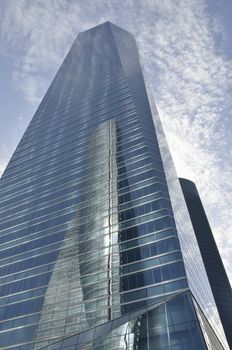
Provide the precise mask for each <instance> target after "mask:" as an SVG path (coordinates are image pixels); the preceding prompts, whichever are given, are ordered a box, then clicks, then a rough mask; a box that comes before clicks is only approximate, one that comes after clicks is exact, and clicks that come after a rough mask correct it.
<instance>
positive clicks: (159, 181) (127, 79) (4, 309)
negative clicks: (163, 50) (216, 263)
mask: <svg viewBox="0 0 232 350" xmlns="http://www.w3.org/2000/svg"><path fill="white" fill-rule="evenodd" d="M143 75H144V72H143V71H142V69H141V65H140V60H139V55H138V50H137V47H136V43H135V40H134V38H133V37H132V36H131V35H130V34H129V33H127V32H126V31H124V30H122V29H120V28H119V27H117V26H115V25H113V24H111V23H109V22H107V23H104V24H102V25H99V26H97V27H95V28H92V29H90V30H88V31H85V32H84V33H81V34H80V35H79V36H78V38H77V39H76V41H75V42H74V44H73V46H72V48H71V49H70V51H69V53H68V55H67V57H66V58H65V60H64V62H63V64H62V66H61V68H60V70H59V71H58V73H57V75H56V77H55V79H54V80H53V82H52V84H51V86H50V88H49V89H48V91H47V93H46V95H45V96H44V98H43V100H42V102H41V104H40V105H39V107H38V110H37V111H36V113H35V115H34V117H33V119H32V121H31V123H30V125H29V127H28V129H27V131H26V132H25V134H24V136H23V138H22V140H21V141H20V144H19V146H18V147H17V149H16V151H15V153H14V155H13V157H12V159H11V161H10V163H9V165H8V166H7V169H6V171H5V172H4V174H3V176H2V179H1V183H0V192H1V196H0V198H1V203H0V212H1V214H2V215H1V217H0V229H1V230H2V235H1V236H0V243H1V246H0V250H1V252H0V283H1V290H0V315H1V320H2V321H0V326H1V328H0V349H4V350H32V349H33V350H36V349H42V348H44V349H47V350H54V349H55V350H58V349H59V350H60V349H62V350H76V349H83V350H84V349H85V350H87V349H89V350H90V349H92V350H93V349H94V350H97V349H99V350H100V349H101V350H113V349H115V350H116V349H121V350H122V349H125V350H126V349H127V350H128V349H131V350H132V349H141V350H148V349H149V350H150V349H153V348H155V349H157V350H161V349H165V350H173V349H182V350H183V349H188V350H196V349H197V350H203V349H213V350H218V349H228V346H227V343H226V339H225V335H224V332H223V328H222V324H221V322H220V318H219V315H218V311H217V308H216V305H215V301H214V298H213V294H212V292H211V289H210V284H209V281H208V278H207V274H206V271H205V267H204V264H203V261H202V258H201V255H200V251H199V248H198V244H197V240H196V237H195V234H194V230H193V226H192V223H191V220H190V217H189V213H188V210H187V207H186V204H185V201H184V197H183V194H182V191H181V187H180V184H179V181H178V178H177V175H176V172H175V169H174V166H173V162H172V159H171V156H170V152H169V149H168V146H167V143H166V140H165V136H164V133H163V130H162V126H161V123H160V120H159V117H158V113H157V110H156V107H155V105H154V102H153V100H152V97H151V94H150V92H149V88H148V86H147V82H145V81H144V77H143Z"/></svg>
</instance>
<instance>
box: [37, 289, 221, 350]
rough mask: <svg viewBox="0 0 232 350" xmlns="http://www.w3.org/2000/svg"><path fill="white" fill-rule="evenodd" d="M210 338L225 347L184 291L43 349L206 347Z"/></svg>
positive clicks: (215, 349)
mask: <svg viewBox="0 0 232 350" xmlns="http://www.w3.org/2000/svg"><path fill="white" fill-rule="evenodd" d="M202 325H204V331H202V328H201V326H202ZM209 341H210V344H212V345H210V346H211V348H210V349H212V350H222V349H223V347H222V345H221V344H220V342H219V341H218V339H217V337H215V334H214V332H212V330H211V328H210V325H209V323H208V321H207V320H206V319H205V317H204V315H203V314H202V312H201V310H200V308H199V306H198V305H197V303H196V301H195V300H194V299H193V297H192V296H191V293H189V292H182V293H179V294H178V293H177V294H176V295H175V296H174V297H169V298H164V299H163V300H161V301H160V302H157V303H154V304H152V305H151V306H149V307H146V308H142V309H139V310H138V311H136V312H131V313H128V314H127V315H126V316H122V317H120V318H117V319H114V320H113V321H110V322H108V323H104V324H102V325H101V326H98V327H95V328H91V329H89V330H87V331H85V332H82V333H80V334H77V335H74V336H72V337H68V338H66V339H64V340H62V341H59V342H56V343H53V344H52V345H50V346H47V347H45V348H43V350H71V349H75V350H84V349H85V350H87V349H88V350H93V349H94V350H113V349H117V350H118V349H120V350H127V349H137V350H150V349H154V350H155V349H162V350H164V349H165V350H173V349H181V350H207V349H208V345H209Z"/></svg>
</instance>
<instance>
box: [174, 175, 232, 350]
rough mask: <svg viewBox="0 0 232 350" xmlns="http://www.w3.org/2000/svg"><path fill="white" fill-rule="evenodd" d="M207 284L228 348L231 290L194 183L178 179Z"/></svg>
mask: <svg viewBox="0 0 232 350" xmlns="http://www.w3.org/2000/svg"><path fill="white" fill-rule="evenodd" d="M180 184H181V188H182V191H183V194H184V198H185V201H186V204H187V207H188V211H189V215H190V218H191V221H192V225H193V228H194V232H195V235H196V238H197V242H198V245H199V248H200V251H201V255H202V259H203V261H204V265H205V268H206V272H207V275H208V279H209V283H210V286H211V289H212V292H213V296H214V299H215V302H216V305H217V309H218V312H219V315H220V318H221V322H222V325H223V328H224V331H225V334H226V338H227V341H228V343H229V345H230V348H232V291H231V286H230V282H229V279H228V277H227V274H226V271H225V268H224V266H223V262H222V259H221V257H220V254H219V251H218V248H217V245H216V242H215V239H214V236H213V233H212V231H211V228H210V225H209V222H208V219H207V216H206V213H205V210H204V207H203V205H202V202H201V198H200V196H199V193H198V190H197V188H196V185H195V184H194V182H192V181H190V180H187V179H180Z"/></svg>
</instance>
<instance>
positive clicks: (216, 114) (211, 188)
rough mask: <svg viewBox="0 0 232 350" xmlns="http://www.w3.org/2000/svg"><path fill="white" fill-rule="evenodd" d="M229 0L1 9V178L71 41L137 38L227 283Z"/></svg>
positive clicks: (11, 3)
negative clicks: (110, 29) (116, 30)
mask: <svg viewBox="0 0 232 350" xmlns="http://www.w3.org/2000/svg"><path fill="white" fill-rule="evenodd" d="M231 16H232V2H231V0H218V1H217V0H184V1H183V0H111V1H107V0H95V1H93V0H75V1H74V0H73V1H72V0H69V1H65V0H0V76H1V79H0V96H1V114H0V118H1V119H0V120H1V127H0V173H2V172H3V170H4V168H5V166H6V164H7V163H8V161H9V159H10V157H11V155H12V153H13V151H14V149H15V147H16V146H17V144H18V142H19V140H20V138H21V136H22V134H23V132H24V131H25V129H26V127H27V125H28V123H29V121H30V120H31V118H32V116H33V114H34V111H35V110H36V108H37V106H38V103H39V102H40V100H41V98H42V96H43V95H44V93H45V92H46V90H47V88H48V86H49V84H50V82H51V80H52V78H53V77H54V75H55V73H56V71H57V69H58V68H59V66H60V64H61V63H62V61H63V59H64V56H65V54H66V53H67V51H68V50H69V48H70V46H71V44H72V42H73V41H74V39H75V37H76V35H77V34H78V33H79V32H81V31H83V30H85V29H88V28H90V27H92V26H95V25H97V24H99V23H102V22H105V21H108V20H110V21H112V22H113V23H115V24H117V25H119V26H121V27H123V28H124V29H126V30H128V31H130V32H131V33H132V34H134V35H135V37H136V40H137V42H138V46H139V49H140V53H141V57H142V61H143V65H144V68H145V70H146V71H147V76H148V77H149V82H150V85H151V87H152V90H153V95H154V98H155V101H156V104H157V107H158V110H159V113H160V117H161V120H162V123H163V126H164V130H165V133H166V136H167V139H168V143H169V146H170V148H171V153H172V156H173V158H174V162H175V165H176V168H177V172H178V175H179V176H181V177H187V178H189V179H191V180H193V181H195V182H196V184H197V186H198V189H199V192H200V194H201V197H202V200H203V203H204V206H205V208H206V211H207V214H208V218H209V221H210V223H211V227H212V229H213V232H214V235H215V238H216V241H217V243H218V245H219V248H220V252H221V254H222V257H223V261H224V264H225V266H226V269H227V271H228V273H229V277H230V280H231V281H232V232H231V227H230V226H231V221H232V220H231V219H232V218H231V174H232V172H231V167H232V164H231V131H232V119H231V113H232V112H231V111H232V99H231V92H232V48H231V44H232V21H231Z"/></svg>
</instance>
